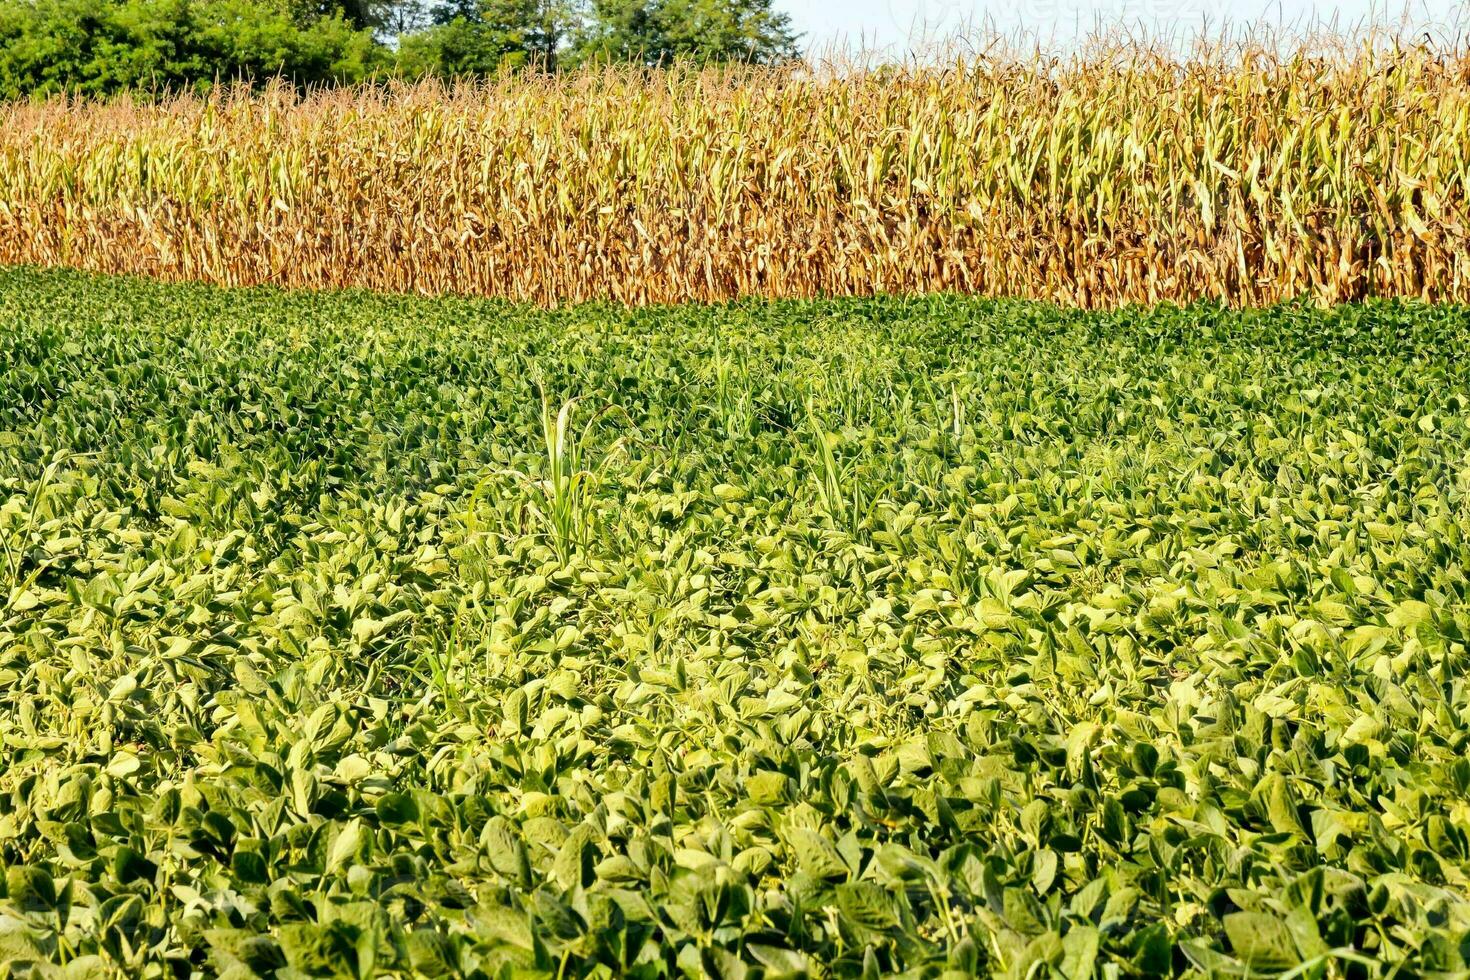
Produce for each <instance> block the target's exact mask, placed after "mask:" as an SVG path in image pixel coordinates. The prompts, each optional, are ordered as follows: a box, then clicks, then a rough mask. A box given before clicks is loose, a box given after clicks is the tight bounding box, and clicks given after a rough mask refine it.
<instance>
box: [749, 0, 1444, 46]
mask: <svg viewBox="0 0 1470 980" xmlns="http://www.w3.org/2000/svg"><path fill="white" fill-rule="evenodd" d="M776 5H777V6H778V7H779V8H781V9H783V10H785V11H786V12H787V13H788V14H790V15H791V20H792V23H793V25H794V26H795V27H796V29H797V30H799V31H801V32H803V33H804V34H805V37H803V38H802V42H803V44H804V45H805V46H806V47H807V49H808V50H809V51H820V50H823V49H828V48H831V47H832V46H834V45H835V46H838V47H847V48H860V49H864V50H883V51H886V52H888V53H900V54H901V53H903V51H905V50H907V49H912V48H915V47H923V46H924V45H925V44H926V43H928V44H930V45H932V43H933V42H934V41H935V40H936V39H948V38H951V37H953V36H954V35H955V34H957V33H962V32H965V31H969V32H970V33H971V34H975V33H987V34H992V35H993V34H994V33H996V32H999V33H1001V34H1004V35H1008V36H1009V35H1014V34H1016V33H1017V32H1018V31H1020V32H1025V33H1027V34H1029V35H1032V36H1039V37H1041V38H1042V39H1043V40H1049V41H1050V42H1051V43H1052V44H1053V45H1055V46H1059V47H1061V48H1066V47H1067V46H1068V45H1069V44H1070V43H1072V42H1074V41H1075V40H1076V39H1077V38H1078V37H1082V36H1085V35H1087V34H1088V33H1089V32H1090V31H1091V30H1092V29H1093V27H1094V25H1095V24H1097V23H1099V22H1101V23H1103V24H1105V25H1118V24H1120V23H1121V24H1124V25H1127V26H1128V27H1131V28H1134V29H1137V28H1139V27H1142V28H1144V29H1146V30H1147V31H1149V32H1151V33H1153V34H1154V35H1155V36H1166V37H1179V36H1183V35H1190V36H1193V35H1196V34H1198V33H1199V30H1200V28H1201V26H1202V25H1206V24H1208V25H1209V26H1210V28H1211V29H1212V33H1213V32H1214V30H1213V29H1215V28H1218V27H1219V25H1220V24H1221V23H1222V22H1226V21H1228V22H1229V23H1230V24H1231V25H1234V26H1237V27H1239V26H1241V25H1244V24H1252V23H1265V24H1268V25H1271V26H1274V27H1283V26H1284V27H1297V26H1300V25H1302V24H1316V25H1318V26H1321V25H1323V24H1328V25H1330V24H1333V23H1334V22H1335V23H1336V24H1337V25H1338V26H1339V27H1344V26H1354V25H1358V24H1361V23H1363V22H1365V21H1370V22H1374V23H1382V22H1383V21H1384V20H1385V19H1388V20H1392V21H1394V22H1400V21H1401V20H1402V19H1403V18H1404V16H1405V15H1406V14H1407V17H1408V19H1409V21H1410V22H1411V23H1413V24H1414V25H1416V26H1418V25H1424V26H1429V27H1438V28H1440V29H1441V31H1443V29H1444V28H1445V27H1446V25H1460V26H1462V27H1463V26H1464V25H1465V24H1466V23H1467V19H1470V18H1467V10H1470V0H1411V2H1408V3H1405V2H1404V0H777V3H776ZM1390 11H1391V12H1392V16H1389V12H1390Z"/></svg>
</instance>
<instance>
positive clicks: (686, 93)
mask: <svg viewBox="0 0 1470 980" xmlns="http://www.w3.org/2000/svg"><path fill="white" fill-rule="evenodd" d="M1467 228H1470V56H1467V55H1463V54H1451V53H1445V52H1437V51H1432V50H1428V49H1421V48H1412V47H1409V48H1404V47H1397V48H1393V49H1388V50H1384V49H1382V48H1373V47H1370V46H1364V47H1361V48H1355V49H1344V50H1340V51H1338V52H1337V53H1332V54H1327V55H1322V56H1314V57H1308V56H1306V55H1300V54H1298V55H1282V54H1268V53H1266V52H1265V51H1264V50H1258V51H1245V52H1238V53H1236V54H1235V55H1233V56H1231V57H1229V58H1223V57H1216V58H1208V57H1202V58H1198V59H1196V60H1193V61H1188V62H1184V63H1180V62H1176V61H1172V60H1170V59H1167V58H1162V57H1157V56H1154V55H1148V54H1134V55H1128V54H1126V52H1125V53H1123V54H1121V55H1120V53H1119V52H1118V51H1116V50H1115V51H1112V52H1111V53H1108V54H1102V55H1095V56H1092V57H1086V58H1080V59H1075V60H1072V61H1068V62H1055V61H1045V60H1036V61H1031V62H1028V61H1026V60H1023V59H1014V58H1006V59H1001V60H992V59H982V60H973V61H970V62H964V63H954V64H951V65H949V66H947V67H909V68H902V69H881V70H869V71H846V72H813V71H811V70H806V69H782V70H776V69H765V70H755V69H744V70H729V69H724V70H716V69H708V70H693V69H674V70H671V71H666V72H644V71H631V70H619V69H605V70H599V71H593V72H587V73H582V74H576V75H570V76H564V77H555V78H544V77H543V78H525V77H521V78H506V79H502V80H497V81H493V82H487V83H482V84H476V85H457V86H445V85H441V84H436V83H423V84H415V85H399V86H386V87H374V88H361V89H349V90H331V91H320V92H312V93H307V94H305V95H299V94H297V93H295V92H293V91H291V90H289V89H286V88H284V87H277V88H272V89H268V90H266V91H264V92H256V93H250V92H247V91H235V92H224V93H220V94H217V95H215V96H212V97H193V96H189V97H177V98H169V99H164V100H156V101H152V102H148V103H144V104H139V103H136V102H114V103H108V104H101V103H94V102H80V101H73V102H70V103H68V102H66V101H64V100H53V101H51V102H47V103H37V104H24V105H11V106H4V107H0V262H7V263H35V264H43V265H50V264H60V265H71V266H79V267H82V268H86V269H92V270H97V271H105V272H126V273H142V274H147V275H153V276H160V277H163V278H167V279H201V280H206V281H210V282H216V283H226V284H253V283H278V284H281V285H285V286H308V287H337V286H360V287H367V288H371V289H382V290H394V291H413V292H431V293H437V292H457V293H468V294H480V295H487V296H497V297H506V298H510V299H515V300H521V301H530V302H535V303H541V304H555V303H564V302H569V301H579V300H587V299H594V298H605V299H615V300H620V301H624V302H630V303H664V302H684V301H691V300H722V299H728V298H732V297H740V296H768V297H807V296H814V295H851V294H868V293H874V292H913V291H931V290H949V291H957V292H964V293H977V294H987V295H995V296H1022V297H1032V298H1043V299H1050V300H1055V301H1059V302H1064V303H1071V304H1079V305H1083V306H1112V305H1117V304H1122V303H1135V302H1137V303H1152V302H1157V301H1161V300H1176V301H1187V300H1193V299H1197V298H1202V297H1205V298H1216V299H1221V300H1224V301H1226V302H1229V303H1235V304H1260V303H1269V302H1273V301H1277V300H1281V299H1287V298H1292V297H1297V296H1302V295H1308V296H1311V297H1313V298H1315V299H1317V300H1320V301H1323V302H1337V301H1344V300H1352V299H1357V298H1361V297H1364V296H1369V295H1378V296H1415V297H1422V298H1426V299H1433V300H1457V301H1462V302H1463V301H1466V300H1470V232H1467Z"/></svg>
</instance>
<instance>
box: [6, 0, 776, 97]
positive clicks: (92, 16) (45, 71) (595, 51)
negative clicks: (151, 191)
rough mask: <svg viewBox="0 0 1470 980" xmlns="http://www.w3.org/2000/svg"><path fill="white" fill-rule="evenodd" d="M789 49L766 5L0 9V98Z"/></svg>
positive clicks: (748, 0)
mask: <svg viewBox="0 0 1470 980" xmlns="http://www.w3.org/2000/svg"><path fill="white" fill-rule="evenodd" d="M797 51H798V48H797V37H796V35H795V33H794V32H793V31H792V28H791V23H790V20H789V18H788V17H787V16H786V15H785V14H782V13H780V12H778V11H776V10H774V9H773V8H772V0H0V98H3V99H15V98H22V97H26V96H31V95H40V96H44V95H52V94H57V93H72V94H82V95H106V94H111V93H114V92H118V91H124V90H142V91H157V92H161V91H171V90H179V89H184V88H190V89H196V90H199V89H205V88H208V87H210V86H212V85H215V84H219V83H221V82H233V81H246V82H253V83H260V82H263V81H265V80H267V79H271V78H277V77H279V78H284V79H287V80H289V81H291V82H293V83H295V84H297V85H300V86H303V87H305V86H314V85H326V84H351V83H355V82H361V81H365V80H370V79H377V78H389V77H401V78H409V79H414V78H424V77H440V78H464V77H484V76H490V75H495V74H497V73H500V72H505V71H525V70H535V71H562V70H566V69H569V68H575V67H578V66H581V65H586V64H595V63H605V62H620V63H633V64H641V65H650V66H651V65H662V64H668V63H671V62H675V61H695V62H712V61H715V62H720V61H739V62H747V63H755V64H771V63H778V62H781V61H785V60H788V59H791V58H794V57H796V55H797Z"/></svg>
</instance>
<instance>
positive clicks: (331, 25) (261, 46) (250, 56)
mask: <svg viewBox="0 0 1470 980" xmlns="http://www.w3.org/2000/svg"><path fill="white" fill-rule="evenodd" d="M378 58H379V49H378V47H377V44H376V42H374V40H373V38H372V36H371V34H369V33H368V32H367V31H362V30H358V29H355V28H354V27H353V26H352V25H351V24H349V23H348V22H347V21H346V20H345V19H343V18H342V16H341V15H340V14H334V15H316V16H310V17H305V18H303V17H302V16H301V14H300V12H299V11H295V10H292V9H291V7H290V6H289V5H288V4H287V3H285V2H283V0H0V97H4V98H18V97H21V96H25V95H29V94H32V93H36V94H42V95H45V94H51V93H57V92H72V93H79V94H88V95H106V94H110V93H113V92H117V91H121V90H125V89H141V90H167V89H178V88H184V87H193V88H199V87H207V86H209V85H212V84H214V82H215V81H216V80H222V81H230V80H234V79H242V80H247V81H263V80H265V79H268V78H271V77H275V76H281V77H284V78H287V79H290V80H292V81H294V82H296V83H298V84H301V85H310V84H323V83H330V82H354V81H358V80H360V79H363V78H365V77H367V76H368V75H369V74H370V72H372V71H373V69H374V66H375V64H376V62H377V60H378Z"/></svg>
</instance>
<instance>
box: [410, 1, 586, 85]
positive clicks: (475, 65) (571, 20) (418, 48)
mask: <svg viewBox="0 0 1470 980" xmlns="http://www.w3.org/2000/svg"><path fill="white" fill-rule="evenodd" d="M578 13H579V11H578V7H577V6H576V5H575V4H574V3H571V2H568V0H448V2H445V3H441V4H440V5H438V6H437V7H436V8H434V11H433V19H434V21H435V24H434V26H433V27H430V28H429V29H427V30H424V31H417V32H414V33H411V34H407V35H405V36H403V37H402V38H401V39H400V40H399V48H398V68H399V71H400V72H401V73H402V74H404V75H407V76H409V77H421V76H424V75H439V76H444V77H462V76H466V75H488V74H493V73H494V72H496V71H500V70H504V69H506V68H527V67H536V68H540V69H543V70H546V71H554V70H555V69H556V68H557V65H558V61H559V59H560V56H561V53H562V49H563V46H564V43H565V39H566V38H567V36H568V35H569V34H570V33H571V32H573V31H574V30H575V29H576V27H577V25H578V20H577V18H578Z"/></svg>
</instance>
